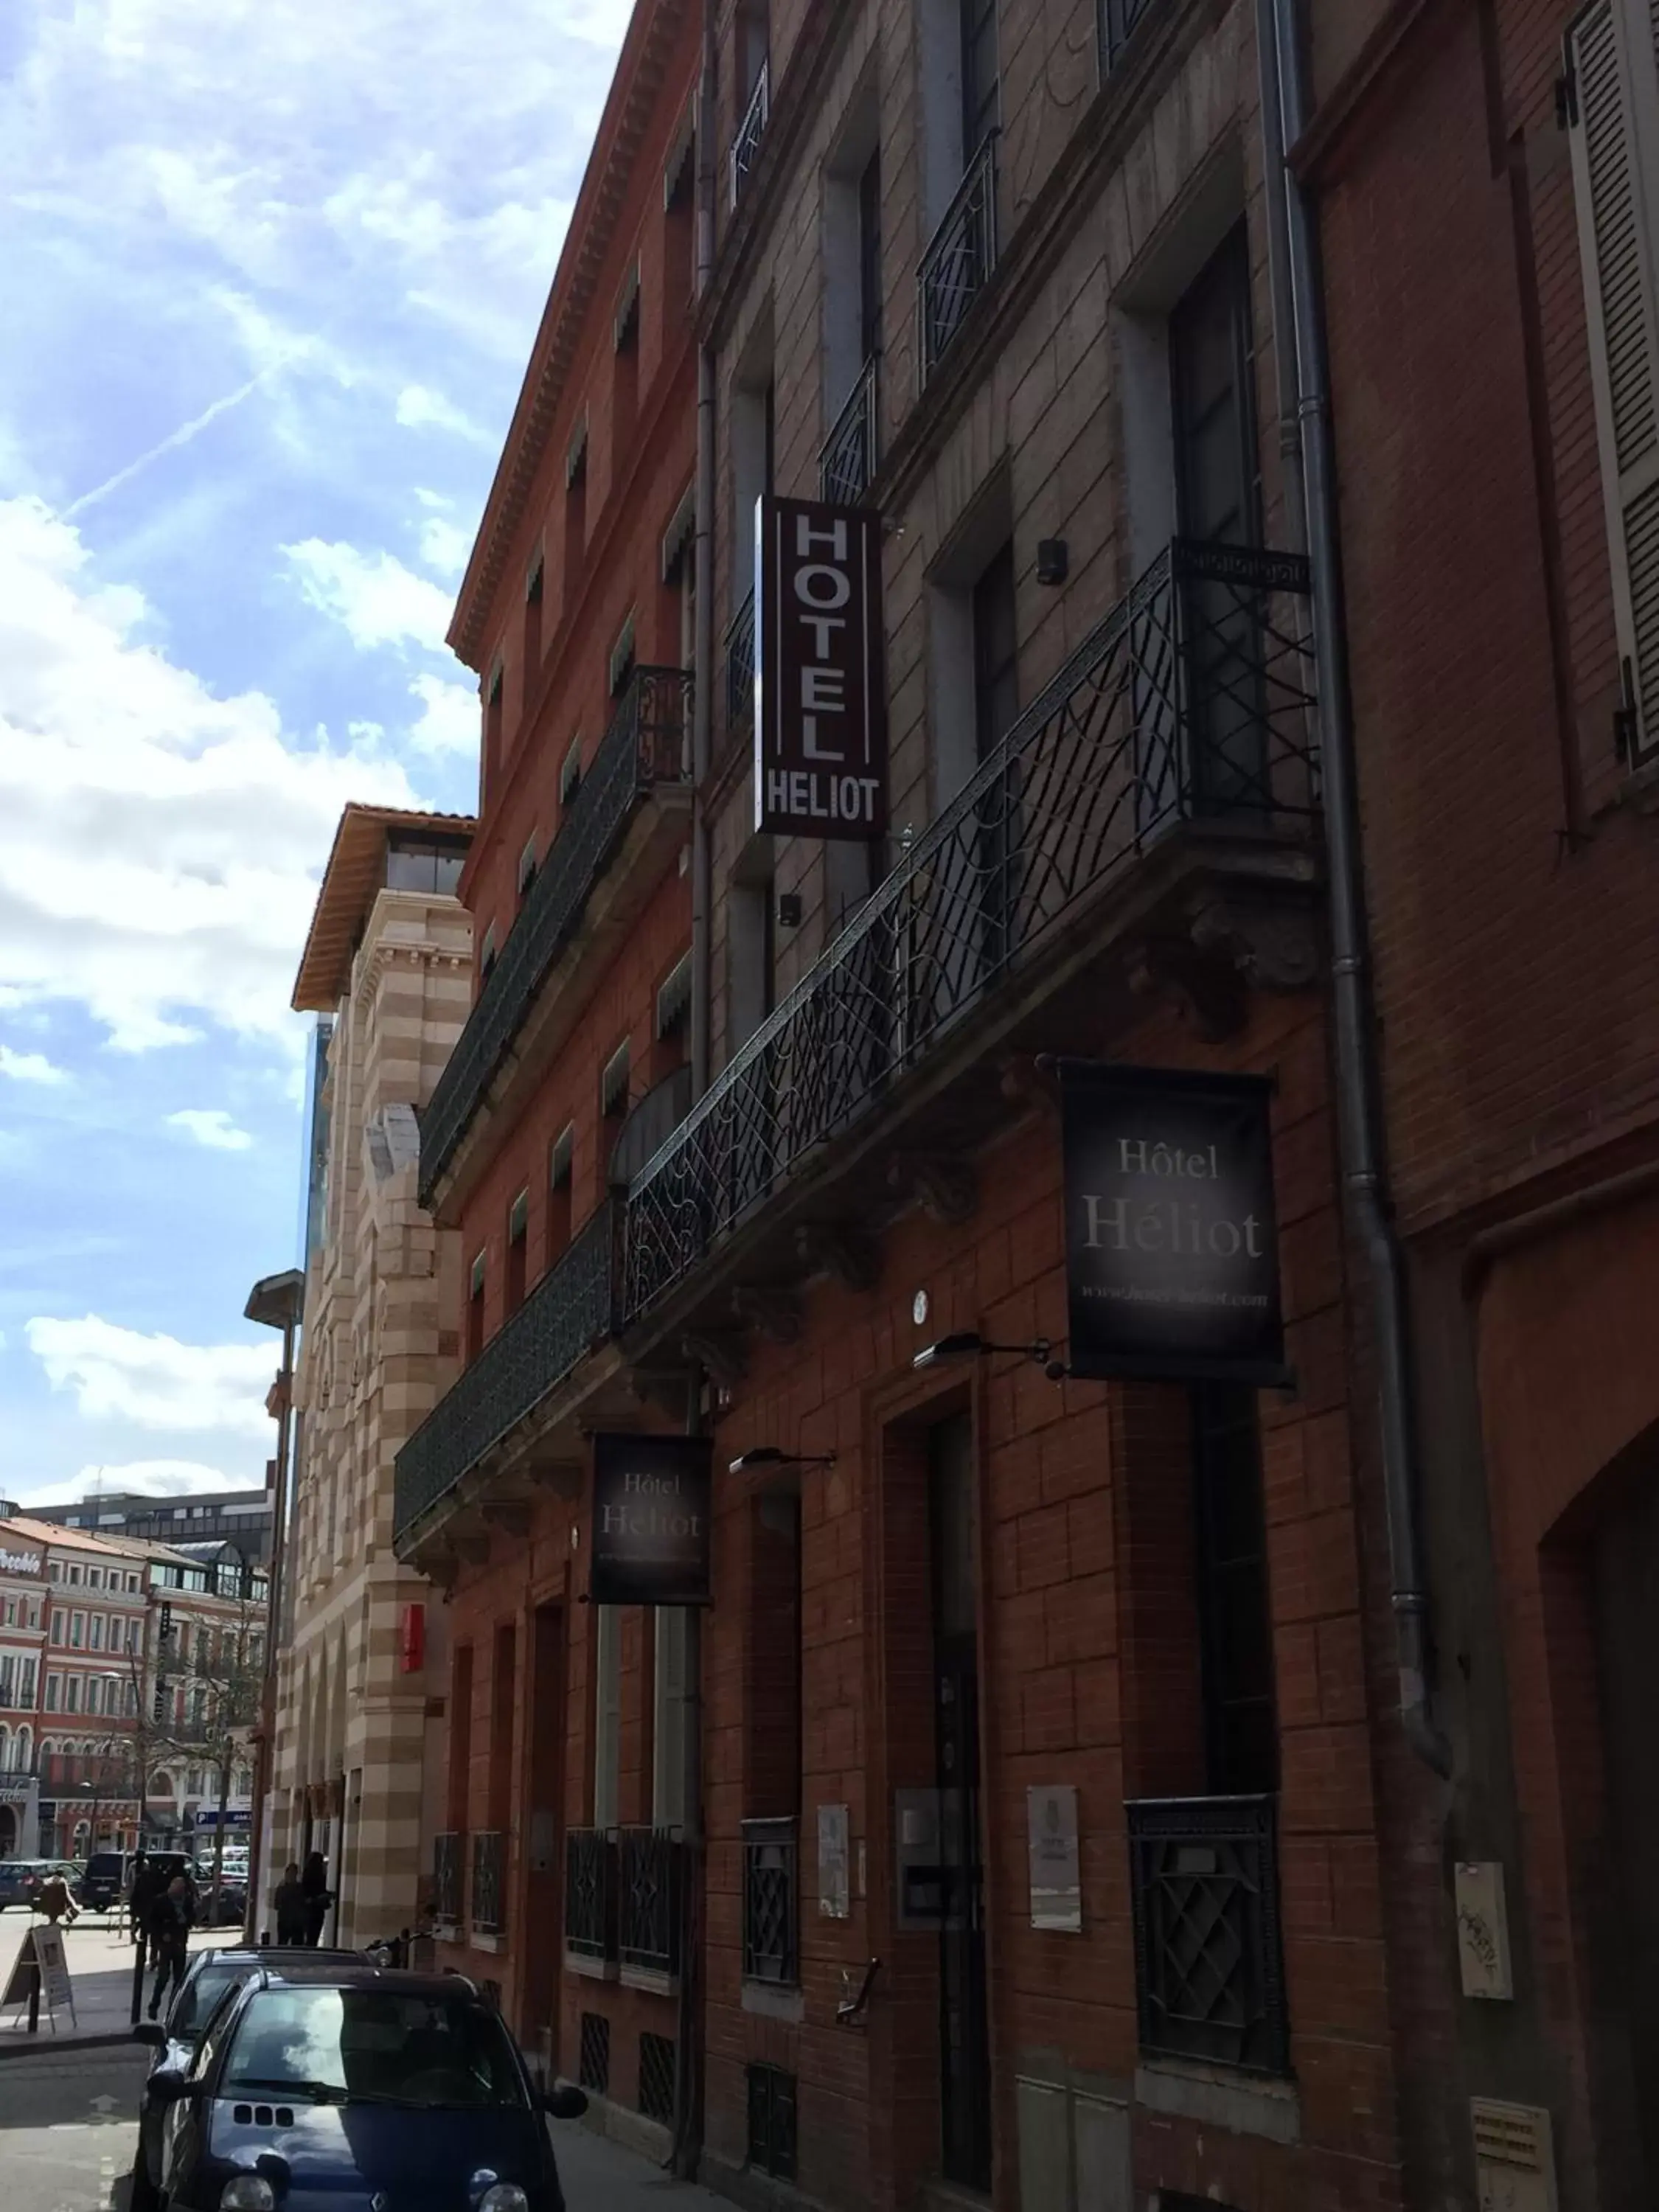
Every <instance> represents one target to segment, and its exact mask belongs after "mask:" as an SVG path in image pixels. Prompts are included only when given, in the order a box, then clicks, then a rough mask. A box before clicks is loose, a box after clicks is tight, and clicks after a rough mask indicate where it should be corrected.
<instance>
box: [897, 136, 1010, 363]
mask: <svg viewBox="0 0 1659 2212" xmlns="http://www.w3.org/2000/svg"><path fill="white" fill-rule="evenodd" d="M996 145H997V134H996V132H995V131H987V133H986V135H985V137H984V139H983V140H982V141H981V144H980V147H979V149H978V151H977V152H976V153H975V155H974V156H973V158H972V160H971V161H969V164H968V169H967V173H966V174H965V175H964V176H963V179H962V182H961V183H960V184H959V185H957V196H956V197H955V198H954V199H953V200H952V201H951V204H950V206H949V207H948V208H946V210H945V216H944V220H943V221H942V222H940V224H939V228H938V229H937V230H936V231H935V232H934V233H933V237H932V238H931V239H930V240H928V242H927V251H926V252H924V253H923V255H922V257H921V269H920V270H918V272H917V276H916V289H917V313H918V315H919V317H920V319H921V380H922V383H923V384H924V385H926V383H927V380H928V378H929V377H930V376H931V375H932V374H933V371H934V370H935V369H936V368H938V366H939V361H940V359H941V357H942V356H943V355H944V352H945V348H946V347H947V346H948V345H949V344H950V343H951V339H952V338H953V337H955V336H956V334H957V331H959V330H960V329H961V327H962V325H963V319H964V318H965V316H966V315H967V313H968V310H969V307H972V306H973V304H974V302H975V300H976V299H977V298H978V297H979V295H980V294H981V292H982V291H983V290H984V289H985V286H986V284H987V282H988V280H989V278H990V274H991V271H992V270H994V268H995V267H996V264H997V161H996Z"/></svg>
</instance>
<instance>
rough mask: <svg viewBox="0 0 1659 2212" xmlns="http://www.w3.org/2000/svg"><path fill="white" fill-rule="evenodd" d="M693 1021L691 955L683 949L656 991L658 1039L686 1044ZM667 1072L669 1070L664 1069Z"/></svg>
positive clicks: (667, 1042) (659, 1041)
mask: <svg viewBox="0 0 1659 2212" xmlns="http://www.w3.org/2000/svg"><path fill="white" fill-rule="evenodd" d="M690 1021H691V955H690V952H683V953H682V954H681V955H680V957H679V958H678V960H677V961H676V962H675V963H674V964H673V966H672V967H671V969H669V971H668V973H667V975H665V976H664V977H663V980H662V982H661V983H660V985H659V987H658V990H657V1042H658V1043H659V1045H660V1044H675V1045H679V1044H681V1043H683V1042H684V1036H685V1032H686V1030H687V1029H688V1028H689V1027H690ZM661 1072H662V1073H666V1072H667V1071H666V1069H664V1070H662V1071H661Z"/></svg>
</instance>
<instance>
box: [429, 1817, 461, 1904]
mask: <svg viewBox="0 0 1659 2212" xmlns="http://www.w3.org/2000/svg"><path fill="white" fill-rule="evenodd" d="M465 1850H466V1838H465V1834H463V1833H460V1832H458V1831H456V1830H454V1829H451V1830H449V1831H447V1832H446V1833H445V1834H443V1835H441V1836H434V1838H432V1910H433V1911H434V1913H435V1915H436V1917H438V1918H439V1919H440V1920H442V1921H445V1922H447V1923H448V1925H449V1926H451V1927H452V1928H453V1926H454V1925H455V1924H456V1923H457V1922H458V1921H459V1919H460V1917H461V1861H462V1857H463V1855H464V1854H465Z"/></svg>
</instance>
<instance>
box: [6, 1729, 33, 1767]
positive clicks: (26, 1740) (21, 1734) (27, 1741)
mask: <svg viewBox="0 0 1659 2212" xmlns="http://www.w3.org/2000/svg"><path fill="white" fill-rule="evenodd" d="M33 1750H34V1744H33V1739H32V1737H31V1735H30V1732H29V1730H28V1729H26V1728H20V1729H18V1731H17V1741H16V1742H15V1744H14V1745H13V1746H12V1753H11V1763H12V1766H13V1768H14V1770H15V1771H16V1772H17V1773H19V1774H27V1772H28V1771H29V1759H30V1757H31V1755H32V1753H33Z"/></svg>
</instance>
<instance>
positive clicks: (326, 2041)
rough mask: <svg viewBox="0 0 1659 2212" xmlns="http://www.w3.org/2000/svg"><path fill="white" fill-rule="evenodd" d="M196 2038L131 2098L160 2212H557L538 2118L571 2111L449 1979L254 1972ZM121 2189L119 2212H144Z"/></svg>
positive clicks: (350, 1971) (575, 2103)
mask: <svg viewBox="0 0 1659 2212" xmlns="http://www.w3.org/2000/svg"><path fill="white" fill-rule="evenodd" d="M314 1956H315V1954H313V1957H314ZM211 2027H212V2033H210V2034H206V2035H204V2037H203V2038H202V2039H201V2040H200V2041H199V2042H198V2043H197V2045H196V2048H195V2050H194V2051H193V2052H192V2053H191V2059H190V2063H188V2064H187V2065H185V2066H182V2067H178V2066H158V2067H157V2068H156V2069H155V2072H154V2073H153V2074H152V2075H150V2078H149V2085H148V2087H147V2088H146V2091H145V2100H146V2102H147V2103H149V2101H151V2100H153V2101H154V2102H155V2104H156V2105H158V2106H160V2107H161V2109H162V2112H163V2114H164V2117H163V2119H162V2122H161V2155H160V2160H159V2165H160V2172H159V2175H157V2176H153V2177H151V2179H153V2180H155V2182H156V2183H157V2184H158V2185H159V2195H160V2198H161V2202H162V2203H165V2204H166V2206H167V2212H220V2207H221V2206H222V2205H224V2204H227V2203H229V2204H233V2205H235V2206H238V2207H240V2208H241V2212H275V2208H276V2207H277V2206H278V2205H281V2206H282V2207H283V2212H307V2208H308V2207H315V2208H317V2212H322V2208H324V2207H325V2206H326V2207H328V2208H330V2212H333V2208H335V2207H338V2206H344V2205H347V2204H351V2205H356V2204H362V2203H369V2202H371V2201H374V2200H376V2199H380V2200H382V2201H384V2202H386V2203H389V2204H391V2205H394V2206H395V2205H399V2204H403V2205H410V2206H414V2205H426V2204H430V2205H435V2206H436V2205H447V2204H455V2205H465V2206H467V2207H468V2208H469V2212H564V2198H563V2195H562V2192H561V2191H560V2187H559V2173H558V2166H557V2164H556V2160H555V2158H554V2154H553V2146H552V2142H551V2139H550V2136H549V2134H548V2131H547V2129H546V2126H545V2124H544V2115H548V2114H550V2115H551V2116H552V2117H553V2118H556V2119H579V2118H580V2116H581V2114H582V2113H583V2112H585V2111H586V2108H587V2100H586V2097H585V2096H584V2095H583V2094H582V2093H581V2091H580V2089H577V2088H574V2087H567V2086H561V2087H559V2088H557V2089H555V2090H553V2091H552V2092H551V2093H548V2094H546V2095H544V2094H543V2093H541V2092H540V2091H538V2089H537V2088H536V2087H535V2086H534V2084H533V2083H532V2081H531V2078H530V2075H529V2072H528V2070H527V2069H526V2065H525V2063H524V2058H523V2056H522V2054H521V2053H520V2050H519V2048H518V2045H516V2044H515V2043H514V2042H513V2039H512V2037H511V2036H510V2035H509V2034H508V2033H507V2028H506V2027H505V2026H504V2025H503V2023H502V2021H501V2015H500V2014H499V2013H497V2012H496V2011H495V2008H494V2007H493V2006H491V2005H489V2004H488V2003H487V2002H485V2001H484V1999H483V1996H482V1995H481V1994H480V1992H479V1991H478V1990H477V1988H476V1987H475V1986H474V1984H472V1983H471V1982H469V1981H467V1980H466V1979H465V1978H464V1977H463V1976H461V1975H459V1974H409V1973H400V1972H390V1971H381V1970H380V1969H377V1968H374V1967H372V1966H357V1967H344V1968H342V1967H331V1968H317V1967H313V1968H310V1969H307V1968H306V1967H303V1966H295V1967H292V1968H291V1969H289V1971H288V1972H285V1973H276V1972H256V1973H254V1974H253V1975H252V1976H251V1977H250V1978H249V1979H248V1981H247V1982H246V1984H245V1985H244V1986H243V1987H242V1989H241V1990H239V1991H237V1992H236V1993H235V1994H234V1996H228V1997H226V1998H225V1999H224V2000H223V2001H222V2005H221V2008H220V2009H219V2010H218V2011H217V2012H216V2014H215V2015H213V2017H212V2022H211ZM146 2040H152V2039H149V2038H147V2039H146ZM137 2180H138V2177H137V2172H135V2176H134V2195H133V2199H132V2205H133V2212H153V2208H154V2206H155V2202H156V2197H155V2195H152V2196H151V2197H149V2198H148V2199H146V2198H144V2197H141V2196H140V2194H139V2193H138V2189H137ZM481 2185H482V2187H481Z"/></svg>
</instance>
